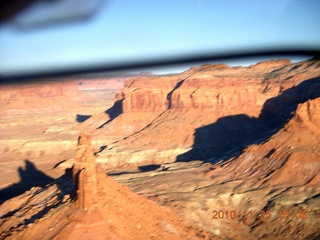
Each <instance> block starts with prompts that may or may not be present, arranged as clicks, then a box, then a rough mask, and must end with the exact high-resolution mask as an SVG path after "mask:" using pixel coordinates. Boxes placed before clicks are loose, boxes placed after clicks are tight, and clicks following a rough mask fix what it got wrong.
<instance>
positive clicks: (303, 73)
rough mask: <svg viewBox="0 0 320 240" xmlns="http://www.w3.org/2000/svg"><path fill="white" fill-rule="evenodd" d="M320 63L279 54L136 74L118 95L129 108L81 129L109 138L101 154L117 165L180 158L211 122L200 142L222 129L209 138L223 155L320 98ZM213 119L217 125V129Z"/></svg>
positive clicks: (101, 158) (123, 107) (99, 139)
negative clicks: (242, 63)
mask: <svg viewBox="0 0 320 240" xmlns="http://www.w3.org/2000/svg"><path fill="white" fill-rule="evenodd" d="M319 65H320V63H319V61H316V60H310V61H305V62H300V63H290V61H288V60H273V61H267V62H263V63H259V64H256V65H252V66H249V67H247V68H245V67H230V66H227V65H223V64H219V65H210V64H206V65H203V66H200V67H198V68H191V69H189V70H187V71H185V72H183V73H181V74H177V75H170V76H149V77H148V76H144V77H136V78H133V79H130V80H128V81H126V82H125V86H124V88H123V89H122V90H121V91H120V92H118V94H117V96H116V101H117V102H118V103H121V105H120V104H119V105H118V107H117V108H118V110H119V109H120V112H121V114H118V115H116V116H114V117H110V115H109V114H107V113H106V114H104V116H105V117H104V119H105V120H106V121H105V123H104V124H101V121H100V122H99V124H95V121H94V117H93V118H92V119H88V120H87V121H85V122H84V123H83V124H80V125H79V126H78V129H79V131H80V130H84V129H85V130H86V131H88V132H91V133H92V134H93V139H95V140H97V142H99V143H100V144H101V143H102V144H103V148H104V149H105V151H103V150H102V151H100V152H99V157H98V160H99V161H101V162H104V163H108V164H106V165H109V166H110V167H115V166H121V165H125V164H126V163H130V164H133V165H134V164H135V163H136V164H138V163H137V162H139V164H143V163H144V164H151V163H163V162H172V161H176V160H177V156H178V155H180V154H182V153H183V152H188V151H189V150H190V149H191V148H192V147H194V146H195V145H197V143H195V141H197V139H198V138H199V136H196V135H197V134H198V133H197V132H196V129H198V128H202V127H204V126H208V127H207V128H206V129H207V130H206V131H207V132H208V133H204V132H201V135H202V137H200V138H202V140H201V141H202V143H201V144H198V145H199V146H198V147H201V146H204V145H206V143H205V141H206V138H208V139H212V138H210V136H211V135H212V134H216V135H217V137H216V140H215V141H212V140H208V141H207V145H216V148H217V149H218V148H222V149H224V150H221V151H220V150H219V151H218V152H219V154H220V155H221V154H223V153H225V151H227V149H231V148H232V147H231V146H232V145H237V143H238V142H240V141H241V138H243V139H242V140H243V141H244V142H247V140H248V139H249V138H250V137H249V135H250V134H254V133H258V134H256V135H255V137H258V135H259V134H260V135H263V133H264V132H267V131H269V130H270V129H274V130H276V129H279V128H280V127H281V126H280V125H283V124H284V123H285V122H286V121H287V120H288V119H290V117H291V115H292V114H291V112H293V111H295V108H296V107H297V104H299V103H302V102H304V101H306V100H308V99H309V98H313V97H317V96H316V95H317V87H316V86H317V84H318V80H317V79H315V80H312V79H313V78H317V77H319V75H320V71H319ZM303 82H305V83H303ZM110 110H112V109H110ZM113 110H115V109H113ZM100 119H103V118H100ZM215 123H216V124H215ZM212 124H215V125H214V126H213V128H217V131H216V130H215V132H214V131H213V130H210V129H211V125H212ZM83 126H85V127H83ZM216 126H217V127H216ZM218 126H220V127H218ZM235 129H236V134H234V132H235V131H234V130H235ZM198 135H199V134H198ZM242 135H244V137H241V136H242ZM219 137H221V140H222V143H220V142H221V141H220V142H219ZM201 141H200V142H201ZM95 147H96V148H97V149H99V147H101V146H95ZM205 148H206V147H205ZM206 150H207V149H206ZM206 150H205V151H206ZM170 151H174V152H172V154H171V153H170ZM210 151H211V150H210ZM212 151H213V150H212ZM212 151H211V152H212ZM215 151H216V150H215ZM206 155H210V154H209V153H208V154H206ZM116 156H117V157H116ZM194 157H195V156H194ZM194 157H192V158H194ZM188 158H189V157H188Z"/></svg>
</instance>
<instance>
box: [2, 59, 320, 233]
mask: <svg viewBox="0 0 320 240" xmlns="http://www.w3.org/2000/svg"><path fill="white" fill-rule="evenodd" d="M0 92H1V95H0V96H1V97H0V102H1V109H2V110H3V111H2V112H3V115H2V117H1V118H0V128H1V135H0V136H1V138H0V143H1V145H0V153H1V161H0V164H1V165H0V167H1V169H2V171H3V176H4V177H3V178H2V179H1V180H0V181H1V182H0V188H1V189H0V199H1V201H0V203H2V204H1V206H0V213H1V226H3V227H1V232H2V235H1V236H2V237H3V238H8V239H12V238H15V237H17V236H20V239H26V237H27V236H28V235H29V236H30V234H31V235H32V234H34V236H35V239H62V238H64V239H65V238H66V237H68V238H69V239H73V238H76V237H72V236H71V235H70V233H71V230H70V231H69V230H68V231H67V230H66V229H64V230H63V228H62V225H60V224H59V221H58V220H56V221H53V220H51V219H61V217H59V216H60V215H63V214H66V213H68V214H69V215H70V218H68V220H66V221H69V222H68V223H66V222H65V225H68V224H71V226H72V227H70V229H78V230H79V229H80V230H81V229H83V231H82V230H81V231H82V232H81V231H80V230H79V231H80V232H81V234H84V235H81V236H86V237H88V236H89V235H85V234H87V233H84V232H86V231H87V232H88V231H90V229H91V230H92V231H95V230H93V229H96V230H97V232H100V231H102V232H103V234H100V235H101V236H103V237H102V239H112V238H113V239H139V238H141V237H142V236H149V237H148V238H151V237H150V236H151V235H152V232H154V235H152V237H153V238H154V239H165V238H168V239H174V238H176V239H197V238H199V239H270V238H274V239H318V238H319V237H320V232H319V229H318V227H317V226H318V225H319V223H320V222H319V221H320V220H319V216H320V207H319V206H320V205H319V201H320V199H319V196H320V195H319V193H320V184H319V183H320V174H319V170H320V144H319V143H320V114H319V109H320V61H319V60H317V59H310V60H307V61H304V62H298V63H291V62H290V61H289V60H287V59H280V60H270V61H266V62H261V63H257V64H254V65H251V66H249V67H231V66H228V65H225V64H217V65H211V64H204V65H202V66H200V67H192V68H190V69H189V70H187V71H185V72H183V73H181V74H174V75H163V76H156V75H151V74H140V75H134V76H131V75H123V76H119V77H116V76H112V77H109V78H108V79H104V78H102V79H100V78H99V77H91V78H90V76H89V77H88V76H81V77H73V78H72V79H63V81H57V80H55V81H53V80H47V81H44V82H43V83H35V82H33V83H28V84H26V85H23V86H20V85H13V84H12V85H5V86H1V88H0ZM84 133H85V134H84ZM78 136H82V138H80V139H87V140H84V144H83V145H85V146H86V147H81V146H82V145H81V144H80V145H78V150H77V142H78V143H79V141H80V140H79V141H78ZM88 139H90V140H88ZM80 142H81V141H80ZM89 142H90V144H89ZM79 149H82V150H81V151H80V150H79ZM86 149H89V150H86ZM88 151H89V153H88V154H89V155H90V156H89V157H84V158H82V157H81V156H82V155H83V154H84V152H85V153H86V152H88ZM87 158H88V159H89V160H90V161H91V163H90V164H84V165H81V164H82V163H81V161H82V160H81V161H80V160H79V159H87ZM22 166H24V167H22ZM70 169H71V170H70ZM81 169H84V173H82V170H81ZM94 169H96V170H94ZM96 171H97V173H96ZM70 172H71V173H70ZM75 174H78V175H79V176H80V178H81V179H87V180H84V181H85V182H86V181H87V184H78V185H77V184H76V183H77V181H78V180H75ZM83 174H84V177H81V176H82V175H83ZM107 175H108V176H107ZM88 176H89V177H88ZM92 176H96V177H93V178H92ZM106 179H107V180H106ZM62 183H63V184H62ZM62 185H63V187H61V186H62ZM80 185H81V186H80ZM124 186H125V187H124ZM83 188H86V189H87V190H86V191H88V192H89V195H86V194H87V193H85V194H84V193H83V190H81V189H83ZM118 188H120V189H123V188H124V189H125V190H123V191H125V193H123V192H122V190H116V189H118ZM61 189H63V190H61ZM79 189H80V190H79ZM99 189H100V190H99ZM111 189H115V190H114V192H113V190H112V191H111ZM61 192H62V193H63V194H62V193H61ZM41 194H42V197H41ZM44 196H46V197H44ZM86 196H88V197H86ZM123 196H127V197H125V198H129V199H130V201H129V203H125V201H124V200H123ZM87 198H88V199H87ZM111 198H112V199H111ZM44 199H48V200H46V201H44ZM85 199H87V200H85ZM96 199H97V200H96ZM99 199H100V200H99ZM103 199H109V201H107V200H103ZM32 201H33V205H32V204H31V203H30V202H32ZM41 201H42V202H41ZM120 202H121V204H122V205H121V204H120ZM113 203H114V204H115V203H119V206H118V205H117V206H116V205H113ZM41 204H42V205H41ZM88 204H89V207H86V206H87V205H88ZM127 204H129V205H130V204H134V205H132V208H137V209H140V208H141V207H142V208H141V210H137V211H133V209H128V208H125V207H123V205H127ZM149 204H150V205H149ZM39 205H41V208H40V210H39V211H40V212H41V211H42V214H40V215H39V214H38V215H37V211H36V210H35V209H37V208H39ZM79 205H80V208H82V210H83V209H84V208H88V209H90V208H91V207H92V206H99V207H93V209H94V210H92V211H91V210H89V211H85V212H84V213H81V214H82V215H81V214H80V213H79V214H80V215H79V216H81V217H79V216H75V215H76V214H75V212H76V211H78V210H75V209H79ZM120 205H121V206H120ZM151 205H152V206H151ZM101 206H103V208H101ZM133 206H134V207H133ZM143 206H144V207H143ZM148 208H152V209H153V208H154V211H152V213H151V212H150V213H149V214H148V215H150V216H149V217H150V221H149V222H150V227H149V228H148V229H146V230H145V231H144V233H145V234H147V235H143V231H140V232H139V231H138V230H137V228H136V226H140V228H141V227H142V228H143V226H146V225H147V224H146V222H144V223H141V224H140V223H137V222H135V220H133V219H131V217H132V216H136V217H137V218H138V219H141V220H139V221H142V220H143V219H144V218H146V213H147V212H146V209H148ZM72 209H73V210H72ZM106 209H108V210H106ZM119 209H124V211H123V212H122V214H124V215H121V214H120V213H119ZM82 210H81V211H82ZM81 211H80V212H81ZM107 212H110V214H109V215H108V214H107ZM231 212H232V214H231ZM126 214H127V215H126ZM28 216H29V217H28ZM30 216H32V218H30ZM117 216H118V218H117ZM121 216H124V217H123V218H126V219H128V222H127V226H128V227H125V228H124V229H123V227H122V228H120V227H119V226H120V225H121V223H120V222H119V221H120V219H121ZM75 218H78V219H79V218H81V219H84V220H77V221H78V224H75V223H74V220H73V219H75ZM30 219H32V222H30ZM108 219H109V221H114V222H115V223H110V222H108ZM157 219H158V221H157ZM159 219H166V220H162V222H163V221H167V222H166V224H165V226H167V227H165V228H164V229H163V226H164V225H163V224H162V223H159ZM168 219H170V220H168ZM181 219H183V220H181ZM52 221H53V222H52ZM94 221H98V223H99V224H97V225H94V224H93V222H94ZM121 221H123V220H121ZM168 221H169V222H170V223H169V222H168ZM129 222H130V223H132V226H131V225H130V223H129ZM100 223H101V224H100ZM153 223H154V224H155V225H153ZM30 224H31V225H30ZM168 224H169V225H168ZM29 225H30V226H29ZM100 225H101V226H106V227H105V228H104V229H102V228H101V227H100ZM129 225H130V227H129ZM107 226H108V227H107ZM168 226H169V227H168ZM140 228H139V229H140ZM10 229H11V230H10ZM45 229H52V230H50V232H51V233H44V232H45V231H47V230H45ZM85 229H87V230H85ZM107 229H109V230H110V231H109V230H107ZM121 229H123V230H121ZM161 229H162V230H161ZM170 229H171V230H170ZM172 229H175V230H172ZM78 230H74V232H73V233H75V235H73V236H78V237H79V236H80V235H79V234H80V233H79V232H77V231H78ZM111 230H112V231H111ZM130 231H132V232H133V233H134V234H133V235H132V236H130V235H129V232H130ZM40 232H43V233H44V234H47V235H43V236H44V238H40V237H38V238H37V237H36V236H37V233H40ZM161 232H162V233H163V234H164V235H161V234H160V233H161ZM59 234H61V235H59ZM77 234H78V235H77ZM170 234H171V235H170ZM32 236H33V235H32ZM107 236H109V238H108V237H107ZM91 237H92V238H93V237H94V236H93V235H92V236H91Z"/></svg>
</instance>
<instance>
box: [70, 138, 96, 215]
mask: <svg viewBox="0 0 320 240" xmlns="http://www.w3.org/2000/svg"><path fill="white" fill-rule="evenodd" d="M72 173H73V178H74V180H75V182H76V185H77V202H78V205H79V207H80V208H81V209H83V210H88V209H90V208H92V207H93V206H94V205H96V200H95V196H96V193H97V176H96V159H95V156H94V152H93V150H92V148H91V137H90V136H89V135H88V134H86V133H82V134H81V135H80V136H79V139H78V150H77V153H76V156H75V157H74V166H73V172H72Z"/></svg>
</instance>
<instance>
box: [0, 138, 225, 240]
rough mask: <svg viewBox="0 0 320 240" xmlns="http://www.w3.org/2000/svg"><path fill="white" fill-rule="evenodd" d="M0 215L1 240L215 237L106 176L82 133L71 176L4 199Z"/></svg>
mask: <svg viewBox="0 0 320 240" xmlns="http://www.w3.org/2000/svg"><path fill="white" fill-rule="evenodd" d="M150 210H152V211H150ZM0 214H1V215H0V223H1V224H0V237H1V239H17V238H19V239H151V238H153V239H203V238H205V239H208V238H210V239H219V238H215V237H214V236H213V235H212V234H210V233H201V232H202V231H201V230H199V229H197V228H193V227H190V226H188V225H185V224H184V223H183V221H182V220H181V219H179V217H178V216H175V215H174V214H172V213H170V212H169V211H168V210H167V209H166V208H164V207H160V206H159V205H157V204H156V203H154V202H152V201H150V200H147V199H145V198H144V197H141V196H138V195H137V194H135V193H132V192H131V191H130V190H129V188H127V187H123V186H121V185H120V184H118V183H116V182H115V181H114V180H112V179H111V178H109V177H107V176H106V175H105V173H103V172H102V171H101V170H99V169H98V168H97V166H96V162H95V157H94V154H93V151H92V149H91V143H90V136H88V135H87V134H82V135H81V136H80V137H79V141H78V151H77V154H76V156H75V157H74V166H73V170H72V174H70V172H67V173H66V174H65V175H64V176H62V177H61V178H59V179H58V180H56V181H55V182H53V183H52V184H49V185H47V186H46V187H44V188H40V187H38V188H33V189H31V190H30V191H27V192H26V193H25V194H23V195H20V196H18V197H15V198H12V199H10V200H8V201H6V202H5V203H4V204H2V205H1V206H0Z"/></svg>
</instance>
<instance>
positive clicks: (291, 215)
mask: <svg viewBox="0 0 320 240" xmlns="http://www.w3.org/2000/svg"><path fill="white" fill-rule="evenodd" d="M272 217H277V218H280V219H306V218H308V215H307V213H306V211H305V210H297V211H294V212H290V211H288V210H279V211H274V212H271V210H261V211H260V212H256V213H255V212H253V211H252V210H250V211H236V210H230V211H229V210H225V211H222V210H213V211H212V219H252V218H257V219H271V218H272Z"/></svg>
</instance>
